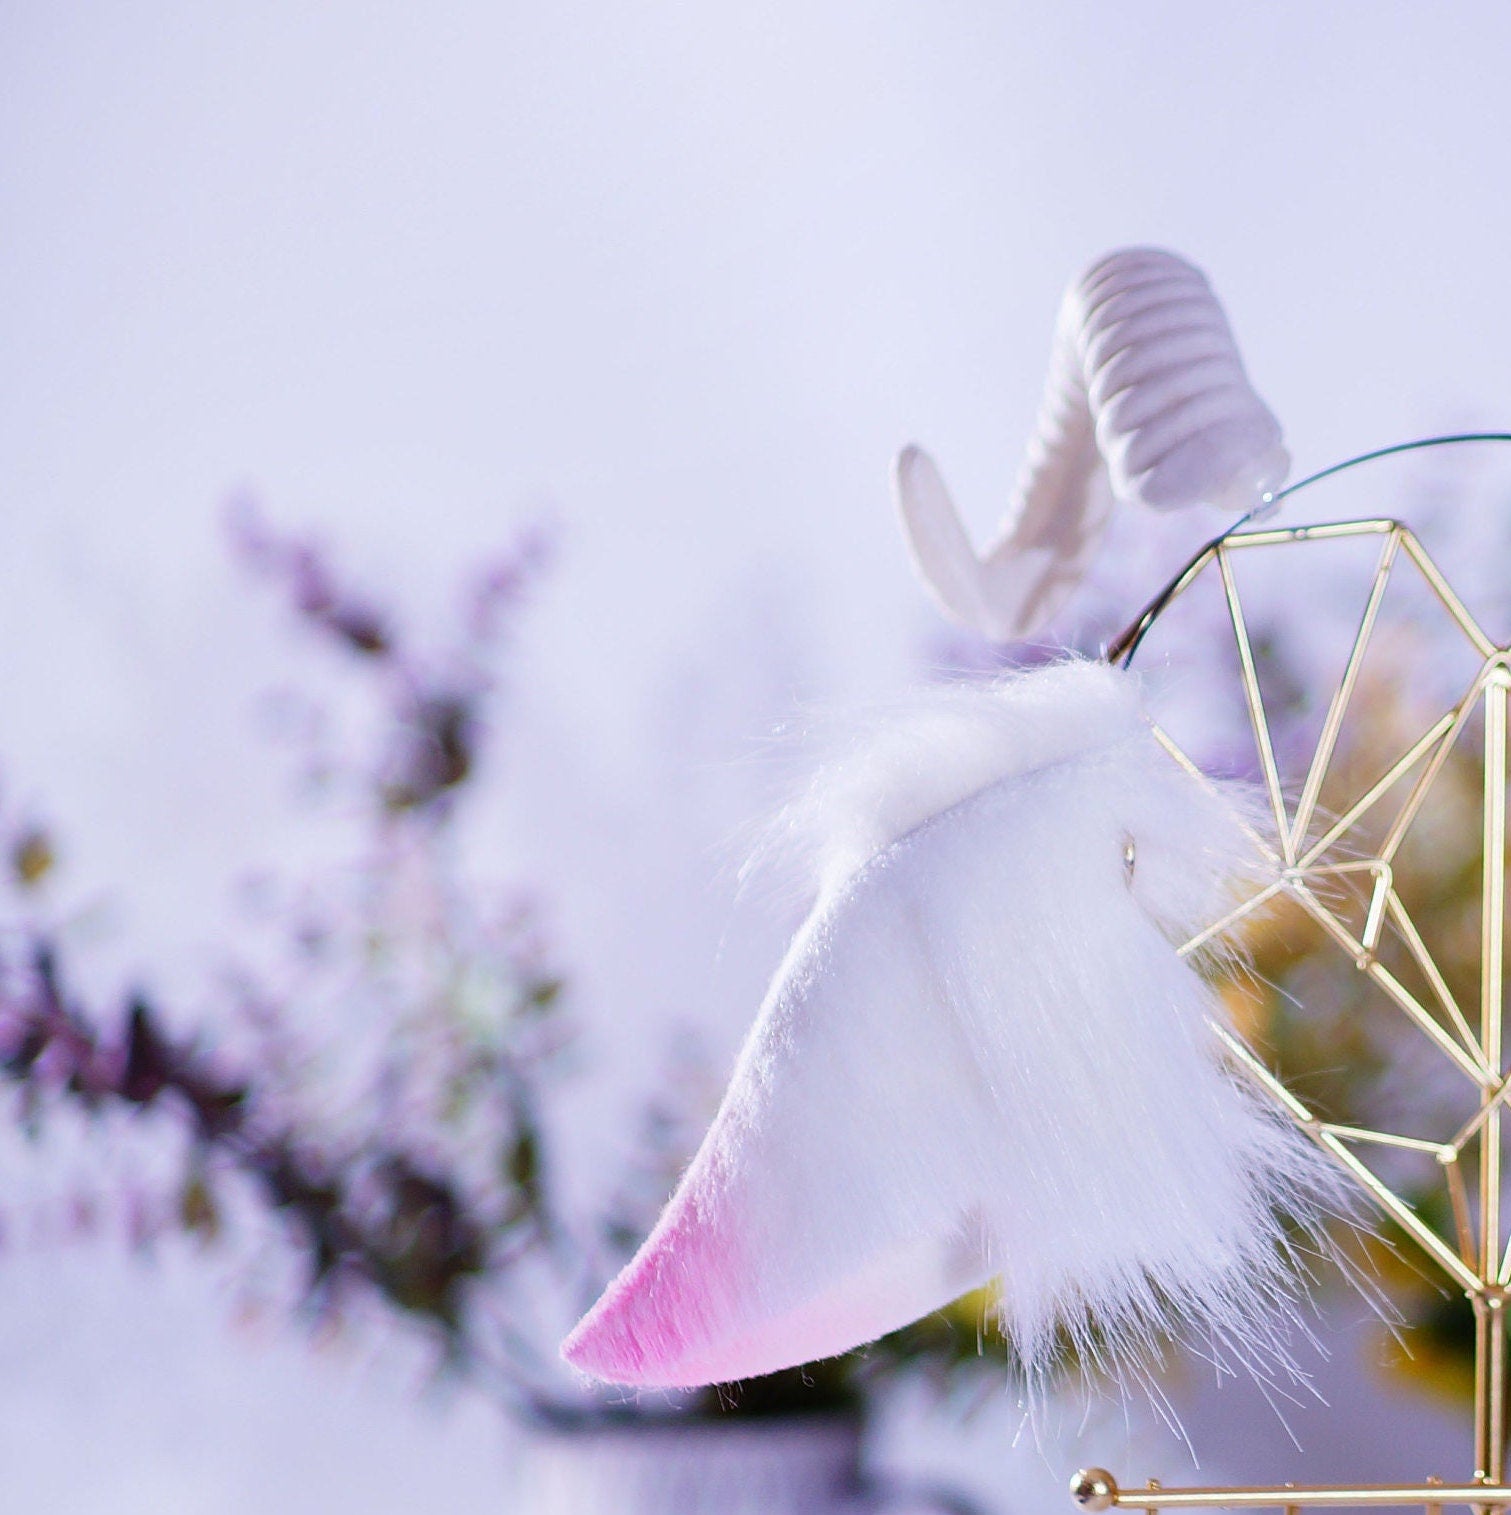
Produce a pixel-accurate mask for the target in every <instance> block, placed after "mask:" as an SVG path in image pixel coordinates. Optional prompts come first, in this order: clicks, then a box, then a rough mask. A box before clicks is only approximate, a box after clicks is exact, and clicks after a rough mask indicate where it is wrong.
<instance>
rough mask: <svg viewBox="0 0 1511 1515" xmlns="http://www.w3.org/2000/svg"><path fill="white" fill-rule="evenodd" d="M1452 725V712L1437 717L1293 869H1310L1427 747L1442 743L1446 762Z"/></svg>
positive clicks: (1308, 850)
mask: <svg viewBox="0 0 1511 1515" xmlns="http://www.w3.org/2000/svg"><path fill="white" fill-rule="evenodd" d="M1454 725H1455V721H1454V713H1453V712H1452V711H1449V712H1447V713H1446V714H1444V715H1441V716H1439V717H1438V719H1437V720H1436V721H1434V722H1433V723H1432V725H1431V726H1429V727H1428V728H1427V730H1426V731H1424V732H1423V733H1422V734H1421V736H1419V737H1418V738H1417V739H1416V741H1414V742H1413V743H1412V744H1411V746H1410V747H1408V748H1407V749H1406V751H1405V752H1403V753H1402V754H1401V756H1400V757H1398V758H1397V759H1396V760H1395V762H1394V763H1392V764H1391V765H1390V767H1389V768H1387V769H1386V770H1385V772H1384V773H1382V774H1381V775H1380V777H1379V778H1377V779H1376V780H1375V781H1374V783H1373V784H1371V785H1370V786H1369V788H1368V789H1366V790H1365V791H1364V793H1363V794H1362V795H1361V796H1360V797H1359V798H1358V799H1357V800H1355V801H1354V803H1353V804H1352V805H1350V806H1349V808H1348V809H1347V810H1345V811H1344V812H1343V814H1342V815H1340V816H1339V817H1338V819H1337V820H1336V821H1334V822H1333V824H1332V825H1331V826H1329V827H1328V828H1327V830H1326V831H1325V832H1323V834H1322V835H1321V836H1320V837H1319V838H1318V839H1317V840H1316V841H1315V842H1314V843H1313V844H1312V845H1311V846H1310V847H1308V848H1307V850H1306V851H1305V852H1304V853H1303V854H1302V855H1301V858H1300V860H1299V861H1298V863H1297V865H1296V866H1297V867H1298V868H1310V867H1311V866H1312V865H1313V864H1314V863H1315V862H1316V861H1317V859H1318V858H1320V857H1321V856H1322V855H1323V853H1325V852H1326V851H1327V849H1328V848H1329V847H1331V846H1332V845H1333V843H1334V842H1336V841H1337V840H1338V838H1339V837H1341V836H1342V835H1343V834H1344V833H1345V832H1347V831H1349V830H1350V829H1351V828H1352V827H1354V826H1356V825H1357V824H1358V822H1359V821H1360V819H1361V818H1362V817H1363V816H1364V814H1365V812H1366V811H1368V810H1369V809H1371V808H1372V807H1373V806H1374V804H1375V803H1376V801H1378V800H1379V798H1380V796H1381V795H1383V794H1385V793H1386V792H1387V791H1388V790H1389V789H1391V788H1393V787H1394V786H1395V784H1396V781H1397V780H1398V779H1399V778H1400V777H1401V776H1402V774H1404V773H1407V772H1409V771H1410V770H1411V768H1412V767H1413V766H1414V765H1415V764H1416V762H1417V760H1418V759H1419V758H1420V757H1421V756H1422V754H1423V753H1424V752H1426V751H1427V749H1428V748H1429V747H1431V746H1432V744H1433V743H1434V742H1438V741H1441V742H1442V743H1443V747H1442V748H1440V749H1439V751H1440V752H1441V754H1442V757H1443V758H1446V757H1447V746H1448V743H1449V742H1451V740H1452V736H1453V730H1454ZM1433 761H1435V762H1438V765H1439V766H1441V761H1440V760H1439V759H1438V755H1437V754H1434V757H1433ZM1424 793H1425V789H1424ZM1381 855H1382V856H1384V849H1383V848H1382V849H1381ZM1387 860H1388V859H1387Z"/></svg>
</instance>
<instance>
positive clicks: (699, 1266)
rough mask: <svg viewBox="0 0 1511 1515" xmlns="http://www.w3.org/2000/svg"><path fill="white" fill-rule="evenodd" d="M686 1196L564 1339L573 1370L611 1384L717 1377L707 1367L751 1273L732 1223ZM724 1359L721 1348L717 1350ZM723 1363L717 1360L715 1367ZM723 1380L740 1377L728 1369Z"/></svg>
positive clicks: (688, 1382) (684, 1382) (665, 1384)
mask: <svg viewBox="0 0 1511 1515" xmlns="http://www.w3.org/2000/svg"><path fill="white" fill-rule="evenodd" d="M697 1211H698V1206H697V1205H696V1204H693V1203H689V1201H688V1197H687V1195H686V1194H683V1195H681V1196H679V1197H678V1199H677V1200H676V1201H674V1202H673V1204H672V1205H671V1206H670V1207H669V1208H668V1210H667V1212H666V1214H665V1215H664V1216H663V1217H662V1219H661V1223H660V1224H659V1225H658V1226H657V1227H656V1229H655V1231H654V1232H653V1233H652V1234H651V1236H650V1237H649V1238H648V1239H647V1241H646V1243H645V1245H644V1246H643V1247H642V1248H641V1249H640V1251H639V1253H637V1254H636V1256H635V1257H634V1259H633V1260H632V1261H631V1262H630V1264H629V1265H628V1266H627V1267H626V1268H625V1269H624V1271H623V1272H622V1273H620V1275H619V1276H618V1277H617V1278H616V1279H615V1280H614V1281H613V1283H611V1284H610V1285H609V1287H608V1288H607V1289H606V1290H605V1291H604V1293H603V1297H602V1298H601V1299H600V1300H599V1301H598V1303H597V1304H596V1305H594V1306H593V1308H592V1309H591V1310H590V1311H589V1312H588V1313H587V1315H585V1316H584V1317H583V1318H582V1320H580V1321H579V1322H578V1323H577V1327H576V1329H575V1330H573V1332H572V1334H571V1335H570V1336H568V1337H567V1339H566V1341H564V1342H563V1343H562V1348H561V1354H562V1356H563V1357H564V1358H566V1360H567V1361H568V1362H569V1363H571V1364H572V1366H573V1367H576V1368H580V1369H581V1370H582V1371H583V1372H585V1373H591V1374H593V1375H594V1376H595V1377H598V1378H605V1379H608V1380H609V1381H610V1382H611V1383H625V1384H640V1385H644V1386H647V1387H662V1388H676V1387H684V1386H687V1387H691V1386H696V1385H699V1384H704V1383H710V1382H717V1381H718V1380H719V1379H720V1376H721V1374H720V1372H719V1371H717V1370H716V1371H714V1372H713V1373H712V1374H711V1375H710V1374H708V1373H705V1372H703V1371H702V1366H703V1364H704V1363H705V1362H706V1361H707V1360H708V1359H707V1354H708V1348H709V1346H710V1345H711V1344H713V1343H717V1342H718V1341H719V1339H720V1337H721V1336H722V1335H723V1334H724V1330H725V1329H727V1324H725V1325H723V1328H722V1329H721V1324H722V1323H727V1322H728V1320H729V1315H730V1305H731V1303H732V1301H733V1296H734V1294H735V1291H736V1288H737V1280H738V1279H739V1277H740V1275H741V1273H742V1272H743V1271H745V1270H744V1269H742V1266H741V1250H742V1249H741V1248H740V1247H739V1246H738V1245H737V1244H736V1243H735V1241H734V1239H733V1237H732V1234H731V1228H730V1226H729V1225H727V1224H721V1223H720V1222H721V1220H722V1219H723V1217H721V1216H718V1215H715V1216H712V1217H709V1218H707V1219H700V1218H699V1216H698V1213H697ZM715 1356H717V1353H715ZM716 1367H717V1365H716ZM722 1376H723V1377H725V1378H733V1377H738V1376H739V1374H738V1372H732V1371H731V1372H724V1373H723V1375H722Z"/></svg>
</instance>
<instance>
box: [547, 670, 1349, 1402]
mask: <svg viewBox="0 0 1511 1515" xmlns="http://www.w3.org/2000/svg"><path fill="white" fill-rule="evenodd" d="M786 826H787V828H788V830H789V831H790V833H791V834H792V835H793V836H795V837H796V838H798V839H799V840H800V841H801V842H802V845H803V846H804V847H805V849H806V851H807V854H808V856H809V857H810V858H811V859H812V860H813V863H814V868H815V875H816V879H817V882H818V900H817V903H816V904H815V906H814V909H813V911H812V914H811V915H810V916H809V918H808V919H807V921H806V922H805V924H804V925H803V927H802V929H801V930H800V931H799V932H798V935H797V937H796V939H795V940H794V942H793V943H792V946H791V948H790V950H789V951H788V953H787V956H786V959H785V961H784V962H783V963H782V965H781V967H780V968H779V969H778V971H777V974H776V977H775V979H774V981H773V983H772V986H771V990H770V992H769V994H768V996H767V999H766V1002H765V1004H764V1005H763V1007H762V1009H761V1012H760V1015H759V1017H758V1019H757V1021H756V1023H755V1026H754V1028H753V1029H752V1031H751V1034H750V1037H749V1040H748V1041H747V1043H746V1045H745V1048H744V1050H743V1052H742V1053H741V1056H740V1059H739V1063H738V1066H737V1067H736V1069H735V1073H734V1077H733V1080H732V1082H731V1084H730V1086H729V1090H728V1092H727V1094H726V1096H725V1099H724V1102H723V1105H722V1106H721V1108H720V1110H719V1113H718V1115H717V1116H716V1118H715V1120H714V1123H713V1126H712V1128H711V1129H710V1131H709V1133H708V1136H707V1138H706V1139H705V1141H704V1143H703V1145H702V1147H701V1148H700V1150H699V1152H698V1154H697V1156H696V1157H695V1158H694V1160H693V1162H692V1164H691V1166H690V1167H689V1169H688V1171H687V1174H686V1176H685V1177H684V1179H683V1180H682V1183H681V1184H680V1186H679V1187H678V1189H677V1192H676V1194H675V1195H674V1196H673V1197H672V1199H671V1201H670V1203H669V1204H668V1206H667V1209H666V1211H665V1213H664V1214H663V1216H662V1218H661V1220H660V1223H659V1224H658V1225H657V1227H656V1229H655V1231H654V1232H653V1233H652V1235H651V1236H650V1238H649V1239H648V1240H647V1241H646V1243H645V1245H644V1246H643V1247H642V1248H641V1250H640V1252H639V1253H638V1254H637V1255H636V1257H635V1258H634V1259H633V1260H632V1261H631V1263H630V1264H629V1266H628V1267H627V1268H626V1269H625V1270H624V1272H623V1273H621V1274H620V1276H619V1277H618V1278H617V1279H616V1280H615V1281H614V1282H613V1284H612V1285H611V1286H610V1287H609V1289H608V1290H607V1291H606V1292H605V1294H604V1296H603V1298H602V1299H600V1300H599V1302H598V1303H597V1304H596V1305H595V1306H594V1308H593V1309H592V1310H591V1311H590V1312H589V1314H588V1315H587V1316H586V1317H585V1318H584V1319H583V1321H582V1322H581V1323H580V1324H579V1325H578V1326H577V1328H576V1330H575V1331H574V1332H573V1333H572V1335H571V1336H570V1337H569V1338H568V1340H567V1342H566V1344H565V1346H564V1348H563V1351H564V1354H565V1355H566V1357H567V1359H568V1360H569V1361H570V1362H572V1363H574V1364H576V1365H577V1366H578V1367H580V1368H582V1369H584V1370H585V1371H588V1372H590V1373H593V1374H596V1375H597V1376H599V1377H602V1378H606V1379H609V1380H612V1381H615V1382H620V1383H627V1384H642V1385H648V1386H649V1385H662V1386H690V1385H697V1384H704V1383H711V1382H720V1381H725V1380H730V1379H735V1378H742V1377H748V1376H751V1375H754V1374H759V1373H766V1372H771V1371H773V1370H775V1369H778V1368H782V1367H787V1366H789V1365H792V1364H796V1363H800V1362H803V1361H807V1360H810V1359H813V1358H817V1357H823V1356H828V1355H831V1354H833V1353H837V1352H842V1351H845V1350H847V1349H848V1348H851V1347H854V1346H857V1345H859V1344H861V1343H862V1342H865V1341H868V1340H871V1339H872V1338H874V1337H876V1336H879V1335H881V1334H883V1333H885V1332H887V1331H890V1330H893V1329H895V1328H897V1327H899V1326H902V1325H904V1324H906V1323H907V1322H908V1321H910V1320H913V1319H914V1318H916V1317H918V1316H920V1315H923V1314H925V1313H927V1312H929V1311H931V1310H934V1309H937V1308H939V1307H940V1306H942V1305H944V1304H946V1303H947V1302H948V1301H949V1300H951V1299H952V1298H954V1297H956V1296H957V1295H959V1294H961V1293H964V1292H965V1291H967V1290H969V1289H971V1288H974V1287H977V1286H980V1285H983V1284H985V1283H986V1282H988V1281H989V1280H992V1279H994V1278H995V1279H997V1280H999V1288H1000V1306H999V1316H1000V1325H1001V1328H1002V1329H1003V1330H1004V1331H1005V1332H1006V1333H1007V1335H1008V1336H1009V1338H1010V1339H1011V1341H1012V1343H1013V1345H1014V1346H1015V1348H1016V1349H1017V1352H1018V1354H1019V1355H1020V1357H1021V1359H1022V1362H1023V1364H1024V1367H1025V1369H1026V1370H1027V1372H1028V1373H1029V1375H1030V1376H1034V1375H1040V1374H1042V1373H1044V1372H1045V1371H1046V1370H1047V1369H1048V1368H1049V1367H1050V1365H1051V1364H1052V1363H1053V1362H1054V1361H1055V1359H1056V1358H1057V1356H1058V1354H1059V1352H1060V1350H1061V1348H1062V1347H1063V1345H1064V1344H1065V1342H1066V1341H1069V1342H1070V1343H1071V1344H1073V1345H1074V1346H1075V1347H1076V1348H1077V1349H1078V1351H1079V1353H1080V1355H1081V1357H1082V1359H1083V1361H1084V1362H1086V1363H1088V1364H1089V1363H1093V1362H1101V1363H1112V1364H1117V1363H1119V1362H1122V1361H1125V1360H1126V1359H1129V1358H1130V1357H1132V1356H1134V1355H1136V1354H1137V1352H1138V1350H1139V1349H1141V1348H1143V1347H1145V1346H1147V1345H1148V1344H1149V1343H1150V1342H1151V1341H1152V1340H1153V1339H1155V1338H1156V1336H1157V1335H1158V1334H1159V1333H1160V1332H1166V1331H1173V1332H1175V1333H1176V1334H1177V1335H1181V1336H1186V1337H1190V1338H1195V1339H1198V1340H1200V1341H1201V1342H1202V1343H1203V1344H1205V1346H1206V1347H1207V1348H1208V1349H1209V1350H1210V1351H1213V1352H1215V1353H1219V1354H1221V1355H1224V1356H1226V1357H1228V1358H1230V1359H1236V1360H1238V1361H1241V1362H1245V1363H1248V1364H1250V1365H1252V1366H1254V1367H1255V1368H1256V1371H1259V1372H1267V1371H1269V1368H1270V1367H1271V1366H1272V1365H1273V1364H1275V1363H1276V1362H1280V1363H1285V1362H1286V1361H1288V1359H1287V1358H1286V1353H1285V1346H1284V1338H1285V1330H1284V1328H1283V1325H1282V1324H1280V1323H1279V1322H1278V1321H1277V1316H1276V1314H1275V1310H1276V1307H1277V1306H1278V1307H1279V1309H1280V1311H1281V1313H1282V1315H1283V1313H1284V1311H1285V1309H1286V1301H1288V1300H1289V1299H1290V1298H1291V1297H1292V1279H1293V1273H1294V1268H1295V1265H1296V1255H1295V1251H1294V1248H1293V1243H1292V1241H1291V1240H1290V1239H1289V1236H1290V1233H1289V1232H1288V1230H1287V1225H1286V1221H1285V1219H1284V1217H1287V1216H1288V1217H1290V1218H1292V1220H1297V1219H1299V1220H1300V1222H1302V1224H1303V1226H1307V1225H1310V1226H1315V1225H1316V1223H1317V1221H1318V1219H1319V1217H1320V1216H1321V1215H1322V1214H1323V1213H1325V1212H1331V1211H1333V1210H1334V1209H1335V1208H1336V1207H1337V1205H1338V1202H1339V1201H1338V1196H1339V1194H1340V1186H1339V1185H1338V1184H1337V1182H1336V1181H1335V1180H1334V1178H1333V1175H1332V1171H1331V1169H1330V1168H1328V1167H1327V1165H1326V1164H1325V1160H1324V1159H1323V1158H1322V1157H1321V1155H1320V1154H1319V1153H1317V1152H1316V1150H1315V1149H1314V1148H1313V1147H1312V1146H1311V1144H1310V1143H1309V1142H1308V1141H1307V1140H1306V1139H1305V1138H1304V1137H1303V1136H1302V1134H1301V1133H1300V1132H1299V1131H1297V1130H1296V1129H1295V1128H1294V1127H1292V1126H1290V1125H1288V1124H1287V1123H1285V1122H1284V1121H1283V1120H1282V1119H1280V1118H1279V1117H1277V1116H1276V1115H1274V1114H1273V1113H1272V1112H1271V1111H1270V1110H1269V1108H1268V1107H1267V1106H1265V1105H1263V1104H1262V1103H1261V1102H1260V1100H1259V1098H1258V1097H1257V1096H1256V1095H1255V1094H1254V1093H1253V1092H1252V1091H1251V1090H1250V1089H1249V1088H1248V1087H1247V1085H1246V1084H1244V1083H1243V1082H1242V1081H1241V1080H1240V1079H1238V1078H1236V1077H1235V1076H1233V1075H1232V1074H1231V1073H1230V1071H1229V1070H1228V1068H1227V1066H1226V1065H1225V1064H1224V1062H1223V1059H1222V1056H1221V1053H1220V1044H1219V1042H1218V1039H1217V1037H1216V1036H1215V1035H1214V1033H1213V1031H1212V1022H1214V1021H1219V1022H1220V1021H1221V1020H1222V1018H1223V1012H1222V1009H1221V1005H1220V1002H1219V999H1218V997H1217V994H1216V992H1215V991H1214V989H1213V988H1212V987H1211V986H1210V985H1208V984H1207V983H1206V982H1204V980H1203V979H1202V978H1201V976H1200V975H1199V974H1198V973H1197V972H1196V971H1195V970H1194V969H1193V967H1192V966H1191V964H1190V963H1189V962H1187V961H1186V960H1185V959H1183V958H1182V957H1180V956H1179V955H1178V954H1177V952H1176V950H1175V948H1174V946H1173V945H1172V943H1174V942H1178V941H1180V940H1184V939H1185V938H1187V937H1189V935H1191V934H1192V933H1193V932H1194V931H1196V930H1197V929H1199V928H1200V927H1202V926H1205V925H1206V924H1208V923H1209V922H1211V921H1212V920H1215V919H1217V918H1218V917H1219V916H1221V915H1222V914H1223V912H1224V911H1225V910H1226V908H1227V906H1228V903H1229V899H1230V892H1231V889H1232V887H1233V880H1234V879H1235V877H1237V876H1239V875H1241V874H1244V873H1248V872H1251V871H1252V870H1253V869H1254V867H1255V866H1256V864H1257V862H1258V855H1257V852H1256V849H1255V848H1254V846H1253V844H1252V840H1251V833H1249V832H1248V831H1247V830H1246V828H1245V824H1244V818H1243V814H1242V807H1241V806H1235V804H1234V803H1233V800H1232V798H1231V797H1230V796H1229V795H1227V794H1225V793H1224V792H1223V791H1221V790H1219V789H1218V788H1216V787H1214V786H1212V785H1209V784H1206V783H1204V782H1203V781H1201V780H1199V779H1197V778H1196V777H1194V776H1193V775H1192V774H1190V773H1188V772H1187V771H1186V770H1184V769H1183V768H1181V767H1180V766H1179V765H1178V764H1177V763H1175V762H1174V761H1173V760H1172V759H1171V758H1170V756H1169V754H1168V753H1166V752H1165V750H1164V749H1163V748H1162V747H1161V746H1160V745H1159V743H1158V742H1157V741H1156V739H1155V738H1154V736H1153V734H1152V732H1151V731H1150V729H1149V727H1148V725H1147V723H1146V722H1145V720H1144V719H1143V717H1142V715H1141V713H1140V702H1139V696H1138V686H1137V682H1136V679H1135V676H1134V675H1132V674H1127V673H1123V672H1120V671H1117V670H1114V669H1111V668H1107V667H1105V666H1103V665H1100V664H1066V665H1060V666H1056V667H1050V668H1046V669H1042V670H1038V671H1035V672H1032V673H1027V674H1022V675H1019V676H1017V677H1015V678H1012V679H1009V680H1006V681H1003V682H1002V683H1000V684H996V685H990V686H984V687H967V688H954V689H941V690H931V691H928V692H926V693H924V694H923V695H921V696H919V698H918V700H917V702H916V704H915V706H914V708H913V710H912V712H911V713H910V714H908V715H905V716H904V715H899V716H898V717H897V718H896V719H894V720H893V721H892V722H891V723H889V724H888V725H887V726H885V727H884V728H883V729H882V730H880V731H879V732H878V733H877V734H876V736H875V737H874V739H873V740H871V741H869V742H866V743H863V744H861V745H859V746H857V747H856V748H855V749H854V750H853V751H851V752H850V753H849V754H847V755H842V756H839V757H838V758H836V759H835V760H834V761H833V762H832V763H831V764H830V765H829V767H828V768H827V770H826V772H825V773H824V775H822V776H821V778H820V779H819V780H818V781H817V782H816V783H815V784H814V785H813V786H812V787H811V788H810V790H809V791H808V792H807V793H806V794H805V795H804V796H803V797H802V798H801V799H800V800H799V801H798V802H796V804H795V805H794V806H793V807H792V808H791V809H790V810H789V812H788V813H787V821H786Z"/></svg>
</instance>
